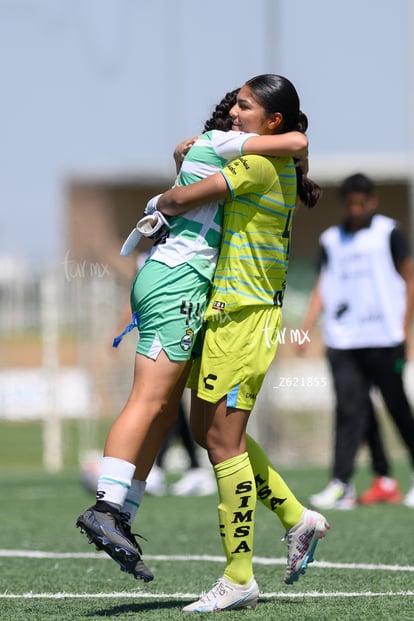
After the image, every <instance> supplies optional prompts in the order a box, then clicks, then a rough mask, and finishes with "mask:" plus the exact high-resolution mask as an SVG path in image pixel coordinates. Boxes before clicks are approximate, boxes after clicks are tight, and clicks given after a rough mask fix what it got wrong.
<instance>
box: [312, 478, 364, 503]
mask: <svg viewBox="0 0 414 621" xmlns="http://www.w3.org/2000/svg"><path fill="white" fill-rule="evenodd" d="M309 502H310V503H311V505H312V506H313V507H316V508H317V509H354V507H355V506H356V503H357V497H356V492H355V487H354V485H353V484H352V483H343V482H342V481H339V479H332V481H329V483H328V485H327V486H326V487H325V489H323V490H322V491H321V492H319V494H313V495H312V496H310V498H309Z"/></svg>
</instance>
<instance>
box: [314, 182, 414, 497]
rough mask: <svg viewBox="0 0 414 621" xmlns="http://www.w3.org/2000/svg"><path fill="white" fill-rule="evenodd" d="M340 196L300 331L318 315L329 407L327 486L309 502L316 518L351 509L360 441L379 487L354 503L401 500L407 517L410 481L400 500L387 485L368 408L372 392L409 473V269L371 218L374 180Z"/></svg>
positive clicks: (379, 220)
mask: <svg viewBox="0 0 414 621" xmlns="http://www.w3.org/2000/svg"><path fill="white" fill-rule="evenodd" d="M338 194H339V200H340V203H341V205H342V208H343V210H344V218H343V221H342V223H341V224H340V225H338V226H332V227H330V228H329V229H327V230H326V231H324V232H323V233H322V235H321V237H320V275H319V278H318V281H317V283H316V286H315V288H314V290H313V291H312V294H311V298H310V302H309V307H308V311H307V313H306V316H305V318H304V322H303V326H302V327H303V329H304V330H309V329H310V328H311V327H312V326H313V324H314V323H315V321H316V320H317V318H318V316H319V314H320V312H321V311H323V339H324V343H325V345H326V355H327V359H328V362H329V365H330V368H331V372H332V377H333V384H334V390H335V397H336V418H335V444H334V455H333V465H332V473H331V480H330V481H329V483H328V485H327V487H326V488H325V489H324V490H323V491H322V492H320V493H318V494H314V495H313V496H311V497H310V501H311V504H313V505H314V506H315V507H318V508H320V509H322V508H323V509H331V508H332V509H333V508H337V509H351V508H353V507H354V506H355V504H356V500H357V498H356V493H355V488H354V486H353V484H352V482H351V479H352V474H353V469H354V462H355V458H356V455H357V451H358V448H359V447H360V445H361V444H362V442H363V441H364V440H365V439H367V440H368V444H369V446H370V449H371V453H372V457H373V468H374V472H375V474H376V477H375V479H374V482H373V484H372V486H371V487H370V489H368V490H367V491H366V492H365V493H364V494H362V496H361V497H360V499H359V501H360V502H361V503H362V504H373V503H379V502H400V501H401V500H403V502H404V504H405V505H406V506H408V507H414V474H413V476H412V481H411V488H410V489H409V491H408V493H407V494H406V496H405V498H404V499H403V498H402V495H401V493H400V491H399V487H398V483H397V481H396V480H394V479H392V478H390V476H389V474H390V473H389V465H388V461H387V459H386V456H385V454H384V450H383V447H382V442H381V437H380V434H379V430H378V427H377V422H376V419H375V414H374V410H373V406H372V402H371V399H370V390H371V388H372V387H376V388H378V389H379V391H380V393H381V395H382V397H383V400H384V402H385V405H386V407H387V409H388V411H389V413H390V415H391V417H392V419H393V421H394V423H395V425H396V427H397V429H398V431H399V433H400V435H401V439H402V441H403V443H404V444H405V446H406V448H407V451H408V453H409V457H410V461H411V466H412V469H413V471H414V418H413V415H412V412H411V410H410V406H409V403H408V400H407V396H406V393H405V390H404V385H403V370H404V365H405V362H406V353H407V344H408V342H409V335H410V324H411V318H412V312H413V306H414V275H413V274H414V272H413V263H412V260H411V258H410V255H409V250H408V247H407V243H406V240H405V237H404V235H403V233H402V231H401V229H400V227H399V225H398V223H397V222H396V221H395V220H393V219H391V218H388V217H386V216H383V215H379V214H376V213H375V212H376V208H377V204H378V199H377V195H376V188H375V185H374V183H373V182H372V180H371V179H369V178H368V177H366V176H365V175H363V174H355V175H352V176H350V177H348V178H347V179H345V180H344V181H343V183H342V184H341V186H340V187H339V193H338Z"/></svg>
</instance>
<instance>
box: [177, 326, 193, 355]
mask: <svg viewBox="0 0 414 621" xmlns="http://www.w3.org/2000/svg"><path fill="white" fill-rule="evenodd" d="M193 336H194V332H193V330H191V328H188V330H186V331H185V334H184V336H183V338H182V339H181V341H180V346H181V349H183V350H184V351H188V350H189V349H190V347H191V345H192V343H193Z"/></svg>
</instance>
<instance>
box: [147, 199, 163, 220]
mask: <svg viewBox="0 0 414 621" xmlns="http://www.w3.org/2000/svg"><path fill="white" fill-rule="evenodd" d="M160 196H162V194H157V196H153V197H152V198H150V200H149V201H148V203H147V204H146V206H145V209H144V216H150V215H151V214H152V213H154V211H156V209H157V203H158V199H159V197H160Z"/></svg>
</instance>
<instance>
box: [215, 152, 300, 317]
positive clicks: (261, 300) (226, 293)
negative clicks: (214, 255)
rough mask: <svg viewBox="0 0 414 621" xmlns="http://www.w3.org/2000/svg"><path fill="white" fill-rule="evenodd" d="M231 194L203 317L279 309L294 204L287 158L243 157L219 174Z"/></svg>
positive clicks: (291, 165)
mask: <svg viewBox="0 0 414 621" xmlns="http://www.w3.org/2000/svg"><path fill="white" fill-rule="evenodd" d="M221 172H222V174H223V175H224V177H225V179H226V182H227V184H228V186H229V188H230V191H231V199H228V200H227V201H226V203H225V205H224V222H223V239H222V246H221V250H220V256H219V260H218V264H217V267H216V272H215V275H214V281H213V288H212V293H211V297H210V304H209V308H208V311H207V317H209V316H212V315H214V314H215V313H214V311H226V312H233V311H235V310H238V309H239V308H241V307H244V306H246V305H252V306H261V305H268V304H270V305H276V306H282V302H283V295H284V291H285V287H286V274H287V268H288V259H289V245H290V234H291V228H292V219H293V214H294V210H295V203H296V171H295V166H294V163H293V160H292V158H290V157H264V156H260V155H247V156H243V157H239V158H238V159H236V160H234V161H233V162H230V164H228V165H227V166H226V167H225V168H224V169H223V170H222V171H221Z"/></svg>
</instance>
